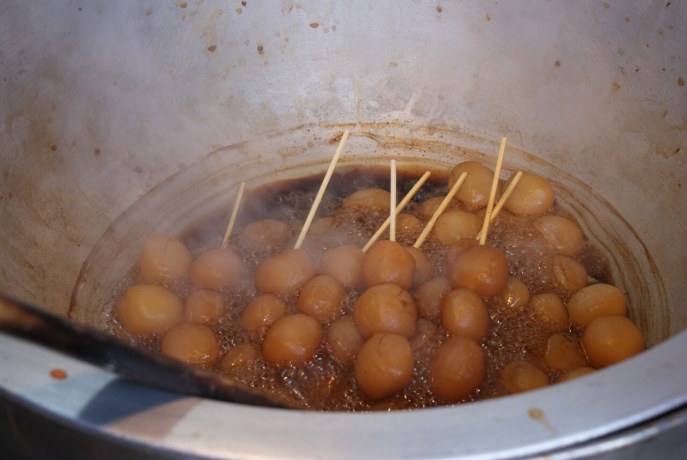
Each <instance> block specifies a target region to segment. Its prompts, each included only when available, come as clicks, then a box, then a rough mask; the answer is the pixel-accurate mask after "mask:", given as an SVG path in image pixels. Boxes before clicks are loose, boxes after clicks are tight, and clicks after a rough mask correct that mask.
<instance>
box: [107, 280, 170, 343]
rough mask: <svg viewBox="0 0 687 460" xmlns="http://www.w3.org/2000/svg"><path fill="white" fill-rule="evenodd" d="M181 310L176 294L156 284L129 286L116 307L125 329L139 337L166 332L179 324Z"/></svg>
mask: <svg viewBox="0 0 687 460" xmlns="http://www.w3.org/2000/svg"><path fill="white" fill-rule="evenodd" d="M183 309H184V306H183V303H182V301H181V299H180V298H179V297H177V295H176V294H174V293H173V292H171V291H169V290H167V289H165V288H163V287H162V286H158V285H156V284H135V285H133V286H131V287H130V288H129V289H127V290H126V292H125V293H124V296H123V297H122V299H121V300H120V301H119V304H118V305H117V313H118V315H119V320H120V321H121V323H122V325H123V326H124V329H126V330H127V331H129V332H130V333H132V334H141V335H152V334H159V333H161V332H165V331H167V330H168V329H169V328H171V327H172V326H174V325H175V324H177V323H178V322H179V321H181V318H182V315H183Z"/></svg>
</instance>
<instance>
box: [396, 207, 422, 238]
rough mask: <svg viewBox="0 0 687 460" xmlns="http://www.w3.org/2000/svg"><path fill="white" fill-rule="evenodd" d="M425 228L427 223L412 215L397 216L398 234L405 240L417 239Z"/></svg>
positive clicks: (402, 214)
mask: <svg viewBox="0 0 687 460" xmlns="http://www.w3.org/2000/svg"><path fill="white" fill-rule="evenodd" d="M424 228H425V223H424V222H422V221H421V220H420V219H418V218H417V217H415V216H414V215H412V214H407V213H403V212H402V213H401V214H399V215H397V216H396V232H398V234H399V235H400V236H401V237H404V238H412V239H415V238H417V237H418V236H419V235H420V233H422V230H423V229H424Z"/></svg>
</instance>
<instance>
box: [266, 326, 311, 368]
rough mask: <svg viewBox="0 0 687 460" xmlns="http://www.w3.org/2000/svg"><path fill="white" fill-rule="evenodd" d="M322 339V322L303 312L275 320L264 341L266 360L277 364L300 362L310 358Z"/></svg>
mask: <svg viewBox="0 0 687 460" xmlns="http://www.w3.org/2000/svg"><path fill="white" fill-rule="evenodd" d="M321 341H322V328H321V327H320V323H318V322H317V320H316V319H315V318H313V317H311V316H308V315H305V314H303V313H296V314H294V315H287V316H284V317H282V318H280V319H279V320H277V322H275V323H274V324H273V325H272V327H270V329H269V330H268V331H267V334H266V335H265V340H264V341H263V343H262V354H263V356H264V357H265V360H266V361H268V362H271V363H275V364H287V363H291V364H300V363H304V362H305V361H307V360H309V359H310V358H311V357H312V356H313V354H315V350H317V348H318V347H319V346H320V342H321Z"/></svg>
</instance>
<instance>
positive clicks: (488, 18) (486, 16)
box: [484, 13, 491, 22]
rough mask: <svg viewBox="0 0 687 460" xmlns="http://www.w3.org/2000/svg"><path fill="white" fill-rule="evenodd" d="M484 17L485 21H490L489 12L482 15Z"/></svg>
mask: <svg viewBox="0 0 687 460" xmlns="http://www.w3.org/2000/svg"><path fill="white" fill-rule="evenodd" d="M484 19H486V20H487V22H488V21H491V14H489V13H487V14H486V15H485V16H484Z"/></svg>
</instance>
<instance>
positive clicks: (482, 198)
mask: <svg viewBox="0 0 687 460" xmlns="http://www.w3.org/2000/svg"><path fill="white" fill-rule="evenodd" d="M463 172H467V173H468V176H467V177H466V178H465V182H463V185H462V186H461V187H460V188H459V189H458V192H457V193H456V195H455V197H454V200H458V201H459V202H460V203H462V204H463V206H465V207H466V208H467V209H468V210H469V211H476V210H478V209H480V208H483V207H485V206H486V205H487V202H488V201H489V193H490V192H491V182H492V180H493V178H494V171H492V170H491V169H489V168H487V167H486V166H484V165H483V164H482V163H479V162H477V161H465V162H463V163H460V164H458V165H456V166H455V167H454V168H453V169H452V170H451V175H450V176H449V179H448V186H449V187H453V184H455V183H456V181H457V180H458V178H459V177H460V175H461V174H462V173H463Z"/></svg>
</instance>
